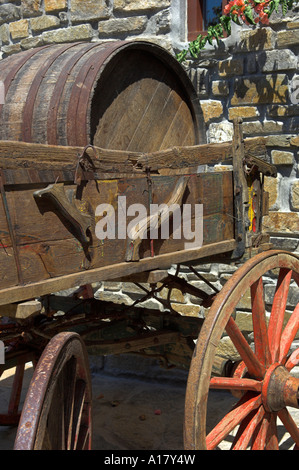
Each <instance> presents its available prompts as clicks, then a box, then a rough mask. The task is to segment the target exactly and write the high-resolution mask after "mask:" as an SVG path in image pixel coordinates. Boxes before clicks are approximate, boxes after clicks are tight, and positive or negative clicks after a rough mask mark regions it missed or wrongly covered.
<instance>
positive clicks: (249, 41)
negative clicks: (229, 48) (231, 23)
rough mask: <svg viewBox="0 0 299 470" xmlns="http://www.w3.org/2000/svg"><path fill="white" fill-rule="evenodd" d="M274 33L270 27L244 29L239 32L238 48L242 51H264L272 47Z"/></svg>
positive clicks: (274, 38) (274, 37)
mask: <svg viewBox="0 0 299 470" xmlns="http://www.w3.org/2000/svg"><path fill="white" fill-rule="evenodd" d="M275 40H276V33H275V32H274V31H273V30H272V29H270V28H259V29H255V30H245V31H241V33H240V42H239V45H238V48H239V50H242V51H265V50H269V49H273V47H274V45H275Z"/></svg>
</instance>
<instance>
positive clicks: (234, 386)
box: [210, 377, 262, 392]
mask: <svg viewBox="0 0 299 470" xmlns="http://www.w3.org/2000/svg"><path fill="white" fill-rule="evenodd" d="M210 388H213V389H221V390H242V391H249V390H251V391H254V392H261V390H262V384H261V382H259V381H258V380H253V379H246V378H244V379H242V378H240V379H236V378H231V377H213V378H212V379H211V380H210Z"/></svg>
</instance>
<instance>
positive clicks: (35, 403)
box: [14, 332, 91, 450]
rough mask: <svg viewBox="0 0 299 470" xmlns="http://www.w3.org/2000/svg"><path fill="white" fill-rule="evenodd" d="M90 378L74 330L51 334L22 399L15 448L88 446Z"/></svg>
mask: <svg viewBox="0 0 299 470" xmlns="http://www.w3.org/2000/svg"><path fill="white" fill-rule="evenodd" d="M90 447H91V379H90V373H89V367H88V358H87V353H86V349H85V346H84V344H83V341H82V340H81V338H80V336H79V335H78V334H76V333H65V332H64V333H59V334H57V335H56V336H54V337H53V338H52V339H51V340H50V342H49V343H48V345H47V347H46V348H45V350H44V351H43V354H42V356H41V358H40V360H39V362H38V364H37V367H36V369H35V371H34V375H33V378H32V380H31V383H30V387H29V390H28V393H27V396H26V400H25V403H24V407H23V411H22V415H21V419H20V423H19V427H18V431H17V436H16V440H15V445H14V449H15V450H41V449H45V450H49V449H50V450H67V449H71V450H75V449H76V450H88V449H90Z"/></svg>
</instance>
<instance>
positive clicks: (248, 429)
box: [232, 406, 266, 450]
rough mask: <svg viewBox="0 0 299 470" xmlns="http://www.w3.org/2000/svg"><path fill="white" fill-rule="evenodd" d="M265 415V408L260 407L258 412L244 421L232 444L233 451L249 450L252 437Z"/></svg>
mask: <svg viewBox="0 0 299 470" xmlns="http://www.w3.org/2000/svg"><path fill="white" fill-rule="evenodd" d="M265 413H266V412H265V410H264V408H263V407H262V406H260V407H259V408H258V409H257V410H254V411H252V412H251V413H250V414H249V415H248V416H247V418H246V419H244V420H243V421H242V423H241V425H240V427H239V429H238V432H237V434H236V437H235V439H234V442H233V444H232V450H246V449H247V447H248V446H249V445H250V442H251V440H252V436H253V435H254V433H255V431H256V429H257V428H258V427H259V425H260V423H261V421H262V420H263V418H264V416H265Z"/></svg>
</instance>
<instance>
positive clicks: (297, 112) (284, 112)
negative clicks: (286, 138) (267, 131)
mask: <svg viewBox="0 0 299 470" xmlns="http://www.w3.org/2000/svg"><path fill="white" fill-rule="evenodd" d="M268 115H269V116H270V117H293V116H299V104H294V105H291V104H290V105H274V106H269V109H268Z"/></svg>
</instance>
